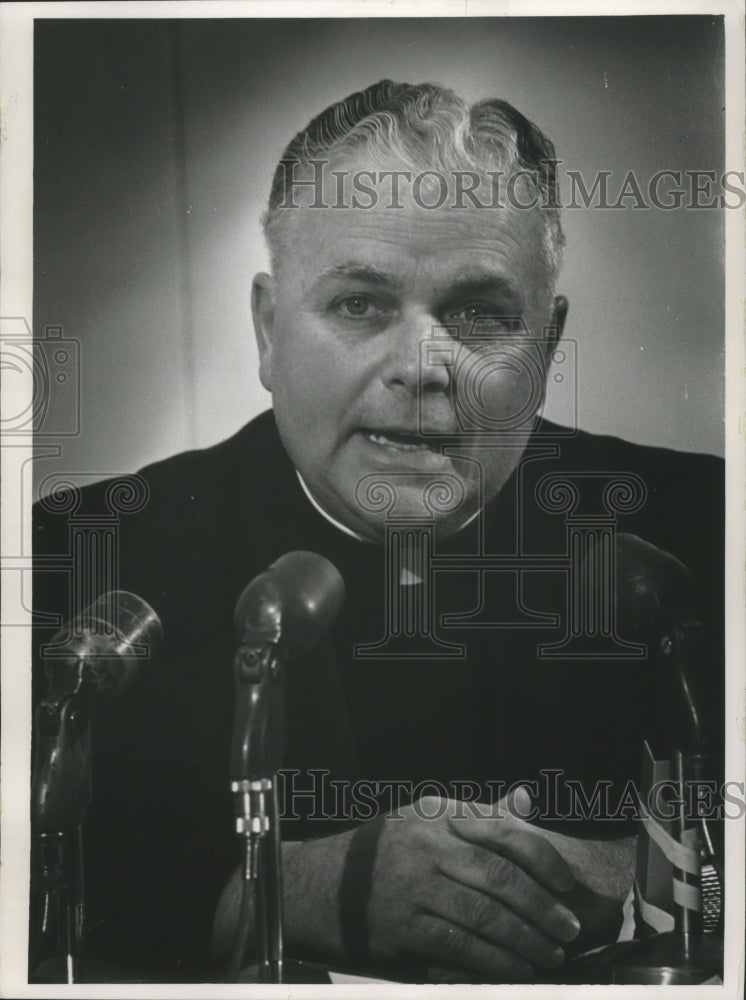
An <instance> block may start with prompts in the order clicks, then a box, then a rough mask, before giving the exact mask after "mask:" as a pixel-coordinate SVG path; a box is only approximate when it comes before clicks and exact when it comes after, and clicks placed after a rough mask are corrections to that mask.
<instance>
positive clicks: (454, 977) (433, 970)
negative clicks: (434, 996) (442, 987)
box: [427, 965, 472, 983]
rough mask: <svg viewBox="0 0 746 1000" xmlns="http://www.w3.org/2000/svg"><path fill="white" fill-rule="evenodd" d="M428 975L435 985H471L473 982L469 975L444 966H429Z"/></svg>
mask: <svg viewBox="0 0 746 1000" xmlns="http://www.w3.org/2000/svg"><path fill="white" fill-rule="evenodd" d="M427 974H428V976H429V977H430V979H431V980H432V982H434V983H470V982H471V980H472V977H471V976H470V975H469V974H468V973H466V972H461V971H459V970H458V969H448V968H446V967H445V966H444V965H428V967H427Z"/></svg>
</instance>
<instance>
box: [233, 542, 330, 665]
mask: <svg viewBox="0 0 746 1000" xmlns="http://www.w3.org/2000/svg"><path fill="white" fill-rule="evenodd" d="M344 598H345V586H344V582H343V580H342V577H341V576H340V573H339V570H338V569H337V568H336V566H333V565H332V563H330V562H329V560H328V559H325V558H324V557H323V556H320V555H317V554H316V553H315V552H302V551H300V552H287V553H286V554H285V555H283V556H281V557H280V558H279V559H277V560H276V561H275V562H273V563H272V565H271V566H270V567H269V569H267V570H265V571H264V572H263V573H260V574H259V576H257V577H255V578H254V579H253V580H252V581H251V583H249V584H248V586H247V587H246V588H245V589H244V591H243V592H242V594H241V596H240V597H239V599H238V601H237V603H236V611H235V616H234V620H235V626H236V631H237V634H238V637H239V639H240V640H243V639H245V638H246V637H247V636H251V637H252V638H254V639H259V640H262V641H265V642H274V643H277V644H278V646H279V647H280V649H281V650H282V652H283V653H284V655H285V656H288V657H291V658H292V657H296V656H299V655H301V654H302V653H305V652H306V651H307V650H309V649H310V648H311V647H312V646H314V645H316V643H317V642H318V641H319V640H320V639H321V637H322V636H323V635H324V634H325V633H326V632H327V631H328V630H329V629H330V628H331V626H332V625H333V624H334V622H335V620H336V619H337V617H338V615H339V612H340V611H341V609H342V604H343V603H344Z"/></svg>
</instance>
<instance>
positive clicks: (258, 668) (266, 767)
mask: <svg viewBox="0 0 746 1000" xmlns="http://www.w3.org/2000/svg"><path fill="white" fill-rule="evenodd" d="M344 597H345V588H344V583H343V581H342V577H341V576H340V574H339V572H338V570H337V569H336V567H335V566H333V565H332V564H331V563H330V562H329V561H328V560H327V559H324V558H323V556H320V555H317V554H316V553H315V552H288V553H286V554H285V555H284V556H281V557H280V558H279V559H278V560H276V562H274V563H272V565H271V566H270V567H269V569H267V570H265V571H264V572H263V573H260V574H259V576H257V577H255V578H254V579H253V580H252V581H251V583H249V584H248V586H247V587H246V588H245V589H244V591H243V592H242V593H241V596H240V597H239V598H238V601H237V603H236V610H235V616H234V619H235V626H236V633H237V638H238V648H237V650H236V656H235V660H234V666H235V677H236V711H235V719H234V727H233V745H232V754H231V777H232V779H233V780H243V779H249V778H258V777H269V776H270V775H271V774H273V772H274V771H275V770H276V769H277V767H278V766H279V761H280V760H281V757H282V753H283V750H284V736H285V731H284V730H285V722H284V706H283V704H282V699H281V693H282V683H281V677H280V674H281V672H282V670H281V665H282V664H284V663H287V662H289V661H291V660H294V659H297V658H298V657H299V656H302V655H303V654H304V653H306V652H308V651H309V650H310V649H311V648H313V646H315V645H316V644H317V643H318V642H319V640H320V639H321V638H322V637H323V636H324V634H325V633H326V632H327V631H328V630H329V629H330V628H331V626H332V625H333V623H334V621H335V620H336V618H337V616H338V615H339V612H340V610H341V607H342V604H343V602H344Z"/></svg>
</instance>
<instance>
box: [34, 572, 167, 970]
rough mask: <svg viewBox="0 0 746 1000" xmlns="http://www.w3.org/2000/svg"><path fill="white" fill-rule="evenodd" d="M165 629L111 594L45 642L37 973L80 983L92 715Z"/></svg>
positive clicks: (130, 600)
mask: <svg viewBox="0 0 746 1000" xmlns="http://www.w3.org/2000/svg"><path fill="white" fill-rule="evenodd" d="M162 638H163V629H162V627H161V622H160V620H159V618H158V615H157V614H156V613H155V611H153V609H152V608H151V607H150V605H149V604H147V603H146V602H145V601H143V600H142V598H140V597H138V596H137V595H135V594H131V593H129V592H127V591H120V590H115V591H109V592H108V593H106V594H103V595H102V596H101V597H99V598H98V600H96V601H94V602H93V604H91V605H90V606H89V607H87V608H86V609H85V610H84V611H83V612H81V614H79V615H78V616H77V617H75V618H74V619H73V620H72V621H71V622H69V623H68V624H67V625H65V626H64V627H63V628H62V629H60V631H59V632H57V633H56V635H55V636H54V639H53V640H52V642H51V643H49V644H48V645H46V646H43V647H42V655H43V656H44V657H45V659H46V663H45V669H46V674H47V681H48V683H49V690H48V692H47V694H46V695H45V697H44V698H43V699H42V700H41V702H40V703H39V705H38V707H37V709H36V713H35V744H36V745H35V754H34V769H33V774H32V779H31V829H32V832H33V835H34V836H33V838H32V864H31V896H30V910H29V977H30V979H31V977H32V975H33V974H34V972H35V970H37V969H38V968H40V967H43V963H44V961H47V960H50V961H52V963H53V965H52V967H51V969H50V970H47V971H46V972H45V973H44V975H45V976H47V977H49V976H53V977H54V978H51V979H48V980H45V981H51V982H68V983H76V982H80V981H81V980H82V978H83V962H84V941H85V885H84V857H83V855H84V851H83V832H82V831H83V823H84V821H85V818H86V812H87V809H88V805H89V804H90V801H91V798H92V794H91V717H92V714H93V711H94V709H95V707H96V705H98V704H103V703H107V702H108V703H111V702H113V701H114V700H116V699H117V698H118V697H120V696H121V695H122V694H123V693H124V692H125V691H126V690H127V689H128V688H129V687H131V685H132V684H133V682H134V680H135V678H136V676H137V674H138V672H139V664H140V661H141V660H143V659H145V658H147V657H150V656H151V655H152V654H153V652H154V651H155V650H156V649H157V647H158V646H160V644H161V641H162Z"/></svg>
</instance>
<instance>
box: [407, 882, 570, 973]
mask: <svg viewBox="0 0 746 1000" xmlns="http://www.w3.org/2000/svg"><path fill="white" fill-rule="evenodd" d="M436 882H437V888H436V889H435V891H434V892H433V894H432V899H431V900H430V901H429V906H430V909H431V911H432V913H433V914H435V916H438V917H442V918H443V919H444V920H446V921H449V922H450V923H452V924H455V925H457V926H458V927H460V928H463V929H464V930H466V931H470V932H471V933H472V934H475V935H477V936H478V937H480V938H484V939H485V940H486V941H489V942H491V943H492V944H495V945H499V946H500V947H501V948H505V949H506V950H507V951H509V952H511V953H512V954H514V955H519V956H520V957H521V958H524V959H525V960H526V961H527V962H529V963H530V964H531V965H534V966H537V965H538V966H540V967H541V968H543V969H557V968H559V966H560V965H562V964H563V962H564V960H565V953H564V951H563V950H562V948H560V946H559V945H558V944H557V943H556V942H555V941H552V940H550V939H549V938H548V937H547V936H546V935H545V934H543V933H542V932H541V931H539V930H537V928H536V927H534V926H533V924H531V923H529V922H528V921H527V920H524V919H523V917H521V916H519V915H518V914H517V913H514V912H513V911H512V910H511V909H509V908H508V907H507V906H505V905H504V904H503V903H500V902H498V901H497V900H496V899H494V898H493V897H492V896H488V895H487V894H486V893H484V892H479V891H477V890H475V889H472V888H470V887H468V886H465V885H461V884H460V883H459V882H454V881H453V880H452V879H450V878H440V879H437V880H436ZM426 905H428V904H426Z"/></svg>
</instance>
